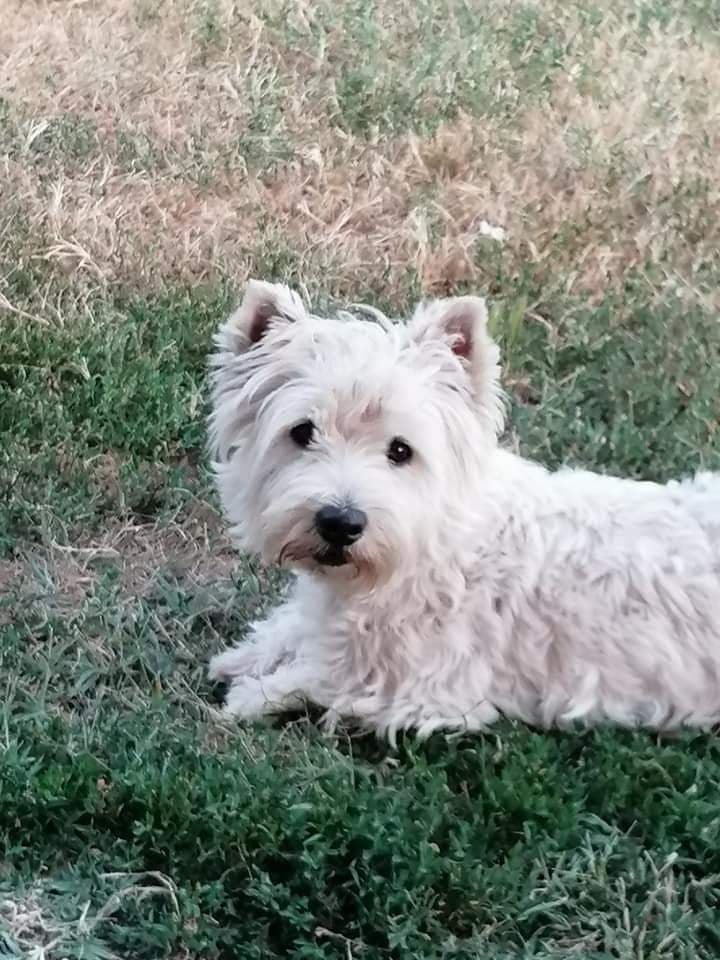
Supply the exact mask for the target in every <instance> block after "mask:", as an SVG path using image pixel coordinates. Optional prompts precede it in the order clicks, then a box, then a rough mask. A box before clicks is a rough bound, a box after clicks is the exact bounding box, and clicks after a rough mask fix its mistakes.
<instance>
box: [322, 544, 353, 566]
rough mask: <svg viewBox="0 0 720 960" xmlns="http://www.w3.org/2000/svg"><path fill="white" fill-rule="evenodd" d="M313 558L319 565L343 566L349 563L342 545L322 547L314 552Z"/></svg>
mask: <svg viewBox="0 0 720 960" xmlns="http://www.w3.org/2000/svg"><path fill="white" fill-rule="evenodd" d="M315 560H316V562H317V563H319V564H320V566H321V567H344V566H345V564H346V563H349V562H350V560H349V558H348V555H347V552H346V551H345V548H344V547H332V546H331V547H324V548H323V549H322V550H318V552H317V553H316V554H315Z"/></svg>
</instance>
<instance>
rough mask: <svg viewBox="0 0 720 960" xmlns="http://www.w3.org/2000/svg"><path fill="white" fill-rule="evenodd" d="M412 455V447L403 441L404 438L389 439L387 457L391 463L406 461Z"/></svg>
mask: <svg viewBox="0 0 720 960" xmlns="http://www.w3.org/2000/svg"><path fill="white" fill-rule="evenodd" d="M412 455H413V452H412V447H411V446H410V444H408V443H405V441H404V440H401V439H400V437H395V439H394V440H391V441H390V445H389V446H388V449H387V457H388V460H389V461H390V462H391V463H398V464H399V463H407V462H408V460H411V459H412Z"/></svg>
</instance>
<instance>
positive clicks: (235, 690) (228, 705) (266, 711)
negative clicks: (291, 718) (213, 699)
mask: <svg viewBox="0 0 720 960" xmlns="http://www.w3.org/2000/svg"><path fill="white" fill-rule="evenodd" d="M293 679H294V676H293V674H292V672H290V673H289V675H286V671H284V670H282V669H281V671H280V674H279V675H278V676H273V675H270V676H265V677H240V678H238V679H237V680H234V681H233V683H232V685H231V687H230V689H229V690H228V691H227V694H226V696H225V705H224V707H223V712H224V713H225V714H226V716H231V717H240V718H243V719H246V720H251V719H253V718H255V717H262V716H267V715H270V714H274V713H283V712H284V711H286V710H297V709H298V708H299V707H301V706H302V704H303V702H304V696H303V693H302V691H301V689H300V688H299V687H298V688H295V687H294V685H293Z"/></svg>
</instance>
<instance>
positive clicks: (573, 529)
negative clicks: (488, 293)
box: [211, 281, 720, 737]
mask: <svg viewBox="0 0 720 960" xmlns="http://www.w3.org/2000/svg"><path fill="white" fill-rule="evenodd" d="M213 367H214V412H213V416H212V422H211V435H212V444H213V448H214V451H215V459H216V463H217V466H216V469H217V478H218V484H219V489H220V493H221V497H222V501H223V504H224V507H225V509H226V511H227V514H228V515H229V517H230V519H231V521H232V522H233V523H234V525H235V526H234V531H233V532H234V534H235V536H236V537H237V539H238V540H239V542H240V544H241V545H242V546H243V547H244V548H245V549H247V550H249V551H252V552H256V553H259V554H260V555H261V556H262V558H263V559H264V560H265V561H266V562H278V561H279V562H282V563H283V564H284V565H287V566H289V567H291V568H292V569H294V570H295V571H296V573H297V578H296V580H295V582H294V585H293V587H292V589H291V592H290V594H289V596H288V598H287V599H286V601H285V602H284V603H283V604H282V605H281V606H280V607H278V608H277V609H276V610H275V612H274V613H273V614H272V615H271V616H270V617H269V619H267V620H266V621H265V622H261V623H257V624H255V625H254V626H253V628H252V633H251V637H250V638H249V639H248V640H245V641H244V642H243V643H241V644H240V645H239V646H238V647H236V648H235V649H230V650H228V651H226V652H224V653H221V654H220V655H219V656H216V657H215V658H214V659H213V661H212V664H211V676H213V677H215V678H219V679H224V680H226V681H228V682H229V684H230V687H229V691H228V695H227V701H226V710H227V711H228V712H229V713H230V714H234V715H238V716H242V717H255V716H258V715H261V714H265V713H271V712H275V711H279V710H284V709H288V708H295V707H297V706H298V705H300V704H302V703H304V702H313V703H316V704H318V705H320V706H322V707H325V708H326V710H327V718H328V719H329V720H331V721H332V720H333V719H335V718H337V717H340V716H345V717H353V718H356V719H358V720H359V721H360V722H361V723H362V724H363V725H365V726H368V727H371V728H374V729H375V730H377V731H378V732H380V733H385V734H388V735H389V736H391V737H394V735H395V732H396V731H397V730H398V729H401V728H414V729H416V730H417V731H418V732H419V733H420V734H421V735H425V734H429V733H430V732H432V731H433V730H436V729H438V728H444V729H468V730H479V729H483V728H486V727H487V726H488V725H489V724H491V723H492V722H493V721H495V720H496V719H497V718H498V717H499V716H500V715H505V716H508V717H515V718H521V719H522V720H525V721H528V722H530V723H533V724H540V725H543V726H545V725H552V724H565V723H568V722H570V721H573V720H579V721H583V722H586V723H596V722H600V721H603V720H607V721H611V722H615V723H619V724H624V725H642V726H648V727H654V728H668V727H674V726H679V725H682V724H689V725H693V726H709V725H711V724H713V723H715V722H717V721H718V720H720V474H710V473H705V474H700V475H698V476H697V477H695V478H694V479H692V480H687V481H683V482H680V483H670V484H668V485H667V486H662V485H659V484H655V483H644V482H643V483H641V482H637V481H632V480H623V479H617V478H614V477H607V476H600V475H597V474H594V473H589V472H586V471H583V470H571V469H565V470H561V471H559V472H557V473H550V472H548V471H547V470H545V469H544V468H543V467H541V466H539V465H537V464H535V463H531V462H529V461H527V460H524V459H522V458H520V457H518V456H515V455H514V454H512V453H510V452H508V451H506V450H504V449H502V448H501V447H500V446H499V445H498V435H499V434H500V432H501V430H502V427H503V403H502V396H501V392H500V388H499V368H498V350H497V347H496V346H495V345H494V344H493V342H492V341H491V339H490V337H489V335H488V332H487V315H486V310H485V305H484V303H483V301H482V300H480V299H477V298H473V297H462V298H458V299H453V300H445V301H437V302H434V303H430V304H426V305H421V306H419V307H418V309H417V311H416V312H415V315H414V316H413V317H412V319H411V320H410V322H409V323H408V324H402V323H397V324H394V323H390V322H389V321H386V320H384V318H382V317H381V316H379V315H376V316H375V319H374V321H370V320H363V319H356V318H354V317H350V316H348V315H341V316H340V317H339V318H338V319H330V320H327V319H321V318H319V317H315V316H312V315H310V314H308V313H307V312H306V310H305V308H304V307H303V305H302V302H301V300H300V299H299V297H298V296H297V295H296V294H294V293H292V292H291V291H290V290H288V289H287V288H286V287H283V286H277V285H272V284H265V283H259V282H256V281H255V282H251V283H250V284H249V286H248V289H247V292H246V296H245V299H244V302H243V304H242V306H241V307H240V309H239V310H238V311H237V312H236V313H235V314H234V315H233V316H232V317H231V318H230V319H229V320H228V321H227V323H225V325H224V326H223V327H222V328H221V330H220V333H219V335H218V338H217V352H216V354H215V355H214V358H213ZM306 420H311V421H313V423H314V424H315V425H316V435H315V439H314V442H313V443H312V444H311V445H310V446H309V447H308V448H306V449H300V448H299V447H298V446H297V445H296V444H294V443H293V441H292V440H291V438H290V436H289V431H290V430H291V428H292V427H293V426H294V425H296V424H297V423H299V422H302V421H306ZM394 437H401V438H403V439H404V440H405V441H406V442H407V443H409V444H410V446H411V448H412V449H413V451H414V455H413V457H412V459H411V460H410V461H409V462H408V463H405V464H401V465H397V464H393V463H391V462H389V461H388V458H387V456H386V453H387V449H388V443H389V442H390V441H391V440H392V439H393V438H394ZM328 503H330V504H341V503H351V504H353V505H354V506H355V507H358V508H360V509H362V510H363V511H364V512H365V513H366V514H367V517H368V524H367V528H366V530H365V532H364V534H363V535H362V537H361V538H360V539H359V540H358V541H357V543H356V544H354V545H353V546H352V547H351V548H350V549H349V551H348V552H347V558H348V560H349V562H348V564H347V565H345V566H339V567H328V566H323V565H321V564H319V563H318V561H317V560H316V559H314V558H315V556H316V555H317V554H318V551H319V550H320V548H321V543H320V540H319V538H318V534H317V533H316V531H315V528H314V524H313V518H314V515H315V513H316V511H317V510H318V508H319V507H321V506H323V505H325V504H328Z"/></svg>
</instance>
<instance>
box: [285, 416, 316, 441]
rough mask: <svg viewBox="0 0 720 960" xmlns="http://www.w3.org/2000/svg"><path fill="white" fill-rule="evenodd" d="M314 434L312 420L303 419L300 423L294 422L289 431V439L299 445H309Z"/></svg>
mask: <svg viewBox="0 0 720 960" xmlns="http://www.w3.org/2000/svg"><path fill="white" fill-rule="evenodd" d="M314 436H315V424H314V423H313V422H312V420H303V421H302V423H296V424H295V426H294V427H293V428H292V430H291V431H290V439H291V440H292V441H293V443H296V444H297V445H298V446H299V447H307V446H309V445H310V444H311V443H312V441H313V438H314Z"/></svg>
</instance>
